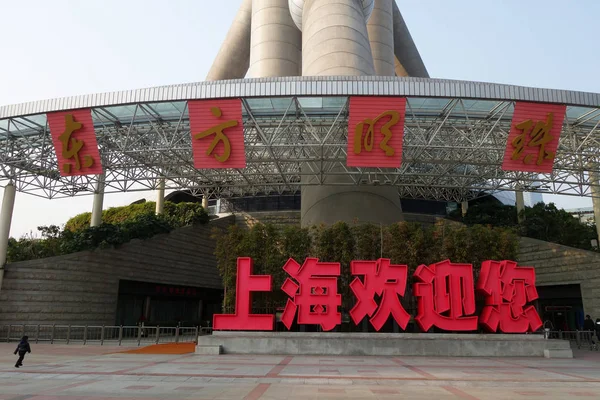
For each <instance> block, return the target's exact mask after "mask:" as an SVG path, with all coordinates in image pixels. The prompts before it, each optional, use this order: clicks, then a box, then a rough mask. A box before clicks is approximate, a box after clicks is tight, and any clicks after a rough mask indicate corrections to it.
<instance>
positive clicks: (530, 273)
mask: <svg viewBox="0 0 600 400" xmlns="http://www.w3.org/2000/svg"><path fill="white" fill-rule="evenodd" d="M350 268H351V272H352V275H354V276H355V279H354V280H353V281H352V282H351V283H350V288H351V290H352V292H353V294H354V295H355V297H356V303H355V305H354V307H353V308H352V309H351V310H350V317H351V318H352V320H353V321H354V323H355V324H357V325H358V324H359V323H360V321H362V320H363V319H364V318H365V317H367V316H368V317H369V321H370V322H371V324H372V325H373V327H374V328H375V329H376V330H378V331H379V330H380V329H381V328H382V327H383V326H384V324H385V323H386V322H387V321H388V319H389V318H390V316H391V317H392V318H394V320H395V321H396V322H397V323H398V325H399V326H400V327H401V328H402V329H406V326H407V325H408V322H409V321H410V315H409V314H408V313H407V312H406V310H405V309H404V308H403V307H402V304H401V302H400V298H401V297H403V296H404V294H405V290H406V283H407V273H408V267H407V266H406V265H396V264H392V263H391V262H390V260H389V259H384V258H381V259H379V260H377V261H352V262H351V264H350ZM283 270H284V271H285V272H286V273H287V274H288V275H289V278H287V279H286V280H285V281H284V283H283V285H282V287H281V290H282V291H283V292H284V293H286V294H287V295H288V296H289V299H288V300H287V303H286V305H285V308H284V310H283V313H282V316H281V322H282V323H283V324H284V325H285V326H286V327H287V328H288V329H291V327H292V325H293V323H294V320H295V319H296V316H297V323H298V324H300V325H320V326H321V328H322V329H323V330H325V331H330V330H332V329H334V328H335V327H336V326H337V325H339V324H341V322H342V318H341V313H340V311H339V307H340V306H341V304H342V298H341V295H340V294H338V287H337V283H338V278H339V277H340V272H341V266H340V264H339V263H335V262H319V260H318V259H316V258H307V259H305V260H304V263H303V264H302V265H300V264H299V263H298V262H296V261H295V260H294V259H291V258H290V259H289V260H288V261H287V262H286V263H285V265H284V266H283ZM414 278H415V279H416V281H417V282H416V283H415V284H414V290H413V291H414V295H415V296H416V297H417V315H416V317H415V322H416V323H417V325H418V326H419V327H420V328H421V330H423V331H425V332H426V331H428V330H429V329H430V328H431V327H434V326H435V327H437V328H439V329H443V330H446V331H465V332H467V331H476V330H477V327H478V322H479V324H480V325H481V326H482V327H483V328H484V329H485V330H487V331H491V332H497V331H500V332H505V333H525V332H533V331H536V330H538V329H539V328H540V327H541V326H542V322H541V320H540V317H539V315H538V313H537V311H536V309H535V307H533V306H532V305H528V303H531V302H532V301H535V300H536V299H537V298H538V294H537V290H536V288H535V270H534V269H533V268H531V267H518V266H517V263H515V262H513V261H485V262H484V263H483V264H482V267H481V272H480V275H479V280H478V282H477V291H478V292H479V293H481V294H483V295H484V297H485V306H484V308H483V311H482V313H481V315H480V316H479V317H477V316H475V315H473V314H475V287H474V282H473V268H472V266H471V264H456V263H452V262H450V261H449V260H445V261H442V262H439V263H436V264H432V265H429V266H427V265H421V266H419V267H418V268H417V270H416V271H415V273H414ZM236 285H237V286H236V301H235V302H236V305H235V313H234V314H220V315H215V316H214V324H213V326H214V329H216V330H260V331H271V330H273V324H274V322H275V317H274V315H271V314H269V315H267V314H251V309H252V307H251V305H252V292H256V291H261V292H269V291H271V276H270V275H253V274H252V259H250V258H248V257H241V258H238V260H237V279H236Z"/></svg>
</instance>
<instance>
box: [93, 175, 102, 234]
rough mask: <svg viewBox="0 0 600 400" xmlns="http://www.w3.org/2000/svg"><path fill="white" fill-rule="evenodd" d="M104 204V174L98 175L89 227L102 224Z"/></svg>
mask: <svg viewBox="0 0 600 400" xmlns="http://www.w3.org/2000/svg"><path fill="white" fill-rule="evenodd" d="M103 204H104V174H101V175H98V182H97V184H96V190H94V204H93V205H92V218H91V220H90V226H99V225H101V224H102V207H103Z"/></svg>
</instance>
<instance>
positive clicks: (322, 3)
mask: <svg viewBox="0 0 600 400" xmlns="http://www.w3.org/2000/svg"><path fill="white" fill-rule="evenodd" d="M374 74H375V67H374V66H373V56H372V54H371V45H370V44H369V34H368V32H367V24H366V23H365V15H364V11H363V7H362V2H360V1H358V0H336V1H335V2H334V1H331V0H306V1H305V3H304V10H303V14H302V75H304V76H318V75H374Z"/></svg>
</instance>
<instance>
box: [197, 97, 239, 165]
mask: <svg viewBox="0 0 600 400" xmlns="http://www.w3.org/2000/svg"><path fill="white" fill-rule="evenodd" d="M188 111H189V115H190V129H191V134H192V153H193V155H194V167H195V168H197V169H207V168H246V151H245V148H244V126H243V121H242V101H241V100H240V99H229V100H191V101H188Z"/></svg>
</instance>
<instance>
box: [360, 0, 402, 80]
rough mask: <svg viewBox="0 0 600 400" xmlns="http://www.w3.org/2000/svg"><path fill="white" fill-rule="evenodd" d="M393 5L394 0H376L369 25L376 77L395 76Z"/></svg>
mask: <svg viewBox="0 0 600 400" xmlns="http://www.w3.org/2000/svg"><path fill="white" fill-rule="evenodd" d="M392 3H393V0H375V5H374V7H373V12H372V14H371V18H369V23H368V24H367V31H368V32H369V42H370V44H371V53H372V54H373V64H374V66H375V75H378V76H394V74H395V65H394V64H395V61H396V57H395V56H394V17H393V12H392V11H393V4H392Z"/></svg>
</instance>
